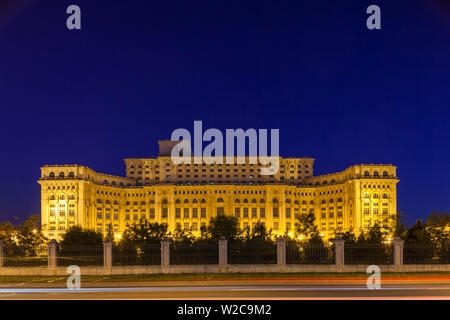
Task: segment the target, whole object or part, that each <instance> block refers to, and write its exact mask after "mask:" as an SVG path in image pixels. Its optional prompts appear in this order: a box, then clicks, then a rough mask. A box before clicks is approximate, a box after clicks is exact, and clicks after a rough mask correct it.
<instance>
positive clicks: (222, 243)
mask: <svg viewBox="0 0 450 320" xmlns="http://www.w3.org/2000/svg"><path fill="white" fill-rule="evenodd" d="M334 244H335V264H336V266H337V267H338V270H339V271H342V269H343V267H344V265H345V256H344V251H345V250H344V248H345V241H344V240H342V239H340V238H337V239H335V240H334ZM113 246H114V243H113V242H112V241H105V242H103V266H104V267H105V268H112V266H113ZM276 246H277V267H278V269H279V270H283V268H285V267H286V240H285V239H283V238H278V239H277V245H276ZM393 247H394V265H395V266H396V267H400V266H402V265H403V240H401V239H400V238H398V237H396V238H394V241H393ZM47 248H48V267H49V268H56V267H57V257H58V243H57V242H56V240H54V239H53V240H51V241H50V242H49V243H48V245H47ZM227 265H228V243H227V240H226V239H225V238H223V237H222V238H221V239H220V240H219V266H220V267H226V266H227ZM3 266H4V243H3V242H2V241H0V267H3ZM169 266H170V241H169V240H168V239H165V240H162V241H161V267H162V271H163V272H165V271H168V269H169Z"/></svg>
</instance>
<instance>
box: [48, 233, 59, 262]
mask: <svg viewBox="0 0 450 320" xmlns="http://www.w3.org/2000/svg"><path fill="white" fill-rule="evenodd" d="M47 249H48V267H49V268H56V266H57V260H56V259H57V257H58V242H56V240H55V239H52V240H50V242H49V243H48V244H47Z"/></svg>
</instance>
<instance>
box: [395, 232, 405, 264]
mask: <svg viewBox="0 0 450 320" xmlns="http://www.w3.org/2000/svg"><path fill="white" fill-rule="evenodd" d="M394 266H395V269H396V270H397V269H401V267H402V266H403V240H401V239H400V237H394ZM397 271H399V270H397Z"/></svg>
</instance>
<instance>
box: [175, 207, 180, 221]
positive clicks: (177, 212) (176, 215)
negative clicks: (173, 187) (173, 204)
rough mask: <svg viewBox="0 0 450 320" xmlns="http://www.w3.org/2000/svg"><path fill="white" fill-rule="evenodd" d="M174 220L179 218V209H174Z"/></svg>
mask: <svg viewBox="0 0 450 320" xmlns="http://www.w3.org/2000/svg"><path fill="white" fill-rule="evenodd" d="M175 218H176V219H180V218H181V208H175Z"/></svg>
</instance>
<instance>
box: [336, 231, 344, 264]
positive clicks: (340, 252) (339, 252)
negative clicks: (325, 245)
mask: <svg viewBox="0 0 450 320" xmlns="http://www.w3.org/2000/svg"><path fill="white" fill-rule="evenodd" d="M344 246H345V240H342V239H341V238H339V237H337V238H336V239H335V240H334V254H335V259H336V267H337V269H338V271H342V270H343V268H344V265H345V256H344V251H345V250H344Z"/></svg>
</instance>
